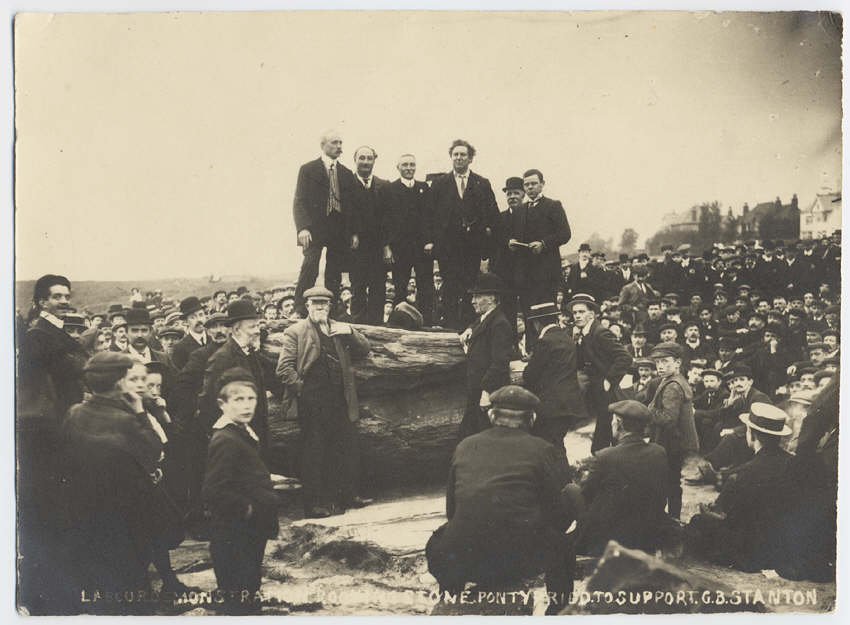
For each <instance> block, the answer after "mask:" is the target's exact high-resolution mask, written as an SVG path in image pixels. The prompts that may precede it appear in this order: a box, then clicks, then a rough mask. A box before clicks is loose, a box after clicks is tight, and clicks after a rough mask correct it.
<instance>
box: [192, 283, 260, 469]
mask: <svg viewBox="0 0 850 625" xmlns="http://www.w3.org/2000/svg"><path fill="white" fill-rule="evenodd" d="M225 323H226V324H227V325H228V326H229V327H230V338H229V339H227V340H226V341H225V342H224V344H223V345H221V347H219V348H218V349H217V350H216V351H215V352H214V353H213V354H212V356H210V358H209V360H207V369H206V371H205V372H204V386H203V390H202V391H201V395H200V397H199V398H198V410H199V418H200V421H201V423H202V424H203V425H204V428H205V430H204V431H205V432H209V431H210V429H211V428H212V425H213V424H214V423H215V422H216V420H217V419H218V418H219V416H221V411H220V409H219V407H218V403H217V399H218V389H219V380H220V378H221V374H222V373H224V372H225V371H227V370H228V369H232V368H233V367H242V368H243V369H245V370H246V371H248V372H249V373H250V374H251V377H252V378H253V379H254V382H255V384H256V387H257V408H256V410H255V412H254V418H253V419H252V420H251V422H250V425H251V429H253V430H254V432H256V433H257V436H258V437H259V439H260V441H259V443H260V453H261V455H263V457H266V455H267V452H268V444H269V440H268V438H269V421H268V420H269V406H268V400H267V397H266V391H268V390H270V389H271V388H272V384H273V382H274V381H273V380H271V381H270V380H268V379H267V378H268V376H267V375H266V373H265V371H264V367H263V362H262V357H261V356H260V354H259V353H258V351H259V349H260V323H259V315H258V314H257V311H256V309H255V308H254V305H253V304H252V303H251V302H249V301H247V300H242V299H240V300H236V301H235V302H233V303H231V304H230V305H228V307H227V319H226V320H225Z"/></svg>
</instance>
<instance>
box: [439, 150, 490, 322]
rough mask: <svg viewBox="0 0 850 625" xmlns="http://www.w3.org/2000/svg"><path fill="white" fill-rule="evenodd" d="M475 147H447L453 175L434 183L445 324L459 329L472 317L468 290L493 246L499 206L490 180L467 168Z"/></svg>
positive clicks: (445, 175) (446, 175)
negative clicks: (446, 319)
mask: <svg viewBox="0 0 850 625" xmlns="http://www.w3.org/2000/svg"><path fill="white" fill-rule="evenodd" d="M475 153H476V152H475V148H474V147H473V146H472V145H471V144H470V143H469V142H468V141H464V140H463V139H455V140H454V141H453V142H452V144H451V146H450V147H449V156H450V157H451V159H452V171H451V172H450V173H448V174H444V175H442V176H440V177H439V178H437V179H436V180H434V183H433V185H432V186H431V190H432V191H433V198H434V236H435V239H436V240H435V241H434V246H435V253H436V256H437V261H438V262H439V263H440V272H441V273H442V276H443V280H444V281H445V284H444V286H443V288H444V290H445V294H444V301H445V306H446V315H447V317H448V325H449V326H451V327H453V328H455V329H457V330H460V329H462V328H463V327H465V326H466V325H467V323H468V322H469V321H470V320H471V319H472V316H473V315H472V313H471V311H470V305H469V299H468V297H469V296H468V292H467V290H468V289H469V288H470V287H471V286H472V284H473V282H474V281H475V279H476V276H477V275H478V273H479V270H480V266H481V260H482V259H484V258H490V255H491V254H492V253H493V252H494V251H495V247H496V244H497V240H496V239H497V238H496V228H497V227H498V222H499V207H498V205H497V204H496V196H495V195H493V189H492V187H491V186H490V181H489V180H487V179H486V178H484V177H483V176H480V175H478V174H476V173H474V172H473V171H471V170H470V168H469V166H470V164H471V163H472V161H473V160H474V158H475Z"/></svg>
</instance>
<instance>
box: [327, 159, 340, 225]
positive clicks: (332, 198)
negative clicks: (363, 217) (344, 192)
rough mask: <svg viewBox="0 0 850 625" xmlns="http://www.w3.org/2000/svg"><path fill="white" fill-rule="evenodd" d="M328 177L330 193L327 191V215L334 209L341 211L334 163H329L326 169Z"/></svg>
mask: <svg viewBox="0 0 850 625" xmlns="http://www.w3.org/2000/svg"><path fill="white" fill-rule="evenodd" d="M328 178H329V179H330V193H328V215H330V214H331V213H333V212H334V211H336V212H337V213H341V212H342V211H341V210H340V206H339V182H338V181H337V178H336V163H331V166H330V169H329V170H328Z"/></svg>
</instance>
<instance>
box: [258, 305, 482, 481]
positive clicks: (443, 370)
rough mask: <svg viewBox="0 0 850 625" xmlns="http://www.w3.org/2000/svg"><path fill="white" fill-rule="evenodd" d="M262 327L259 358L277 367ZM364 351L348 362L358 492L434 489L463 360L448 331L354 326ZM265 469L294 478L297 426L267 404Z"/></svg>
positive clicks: (277, 325) (457, 410) (277, 342)
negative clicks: (355, 410) (365, 342)
mask: <svg viewBox="0 0 850 625" xmlns="http://www.w3.org/2000/svg"><path fill="white" fill-rule="evenodd" d="M292 323H293V322H291V321H276V322H275V321H272V322H268V334H267V336H266V338H265V341H264V343H263V350H264V355H265V357H266V358H268V359H269V360H271V361H273V362H277V358H278V354H279V353H280V350H281V348H282V344H283V330H284V329H285V328H286V327H287V326H289V325H291V324H292ZM354 327H355V328H357V329H358V330H359V331H360V332H362V333H363V334H364V335H365V336H366V338H368V339H369V343H370V347H371V352H370V353H369V356H367V357H366V358H365V359H363V360H361V361H358V362H355V363H354V373H355V378H356V380H357V393H358V396H359V398H360V421H359V422H358V423H357V428H358V430H359V433H360V451H361V488H362V490H363V491H364V492H365V493H375V492H377V491H379V490H381V489H384V488H387V487H395V486H408V485H418V484H442V483H443V482H444V481H445V479H446V476H447V472H448V465H449V460H450V458H451V454H452V451H453V450H454V447H455V443H456V441H457V438H456V437H457V429H458V425H459V424H460V420H461V418H462V417H463V410H464V406H465V401H466V398H465V393H466V390H465V384H466V358H465V355H464V353H463V350H462V349H461V346H460V341H459V340H458V336H457V334H455V333H454V332H436V331H435V332H413V331H409V330H399V329H394V328H385V327H380V326H368V325H358V324H354ZM269 429H270V436H271V452H272V453H271V455H272V460H271V463H270V464H271V466H270V467H269V468H270V469H271V470H272V471H273V472H275V473H283V474H286V475H296V474H297V466H298V458H297V453H298V436H299V431H298V424H297V422H296V421H294V420H289V419H287V417H286V416H285V415H283V414H282V411H281V404H280V401H279V398H276V399H275V400H274V401H272V402H270V405H269Z"/></svg>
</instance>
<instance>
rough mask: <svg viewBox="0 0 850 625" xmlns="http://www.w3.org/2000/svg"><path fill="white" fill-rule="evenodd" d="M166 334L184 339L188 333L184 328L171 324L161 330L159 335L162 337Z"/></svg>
mask: <svg viewBox="0 0 850 625" xmlns="http://www.w3.org/2000/svg"><path fill="white" fill-rule="evenodd" d="M164 336H173V337H174V338H176V339H178V340H179V339H182V338H183V337H184V336H186V333H185V332H184V331H183V329H182V328H178V327H176V326H170V327H166V328H163V329H162V330H160V331H159V337H160V338H162V337H164Z"/></svg>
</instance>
